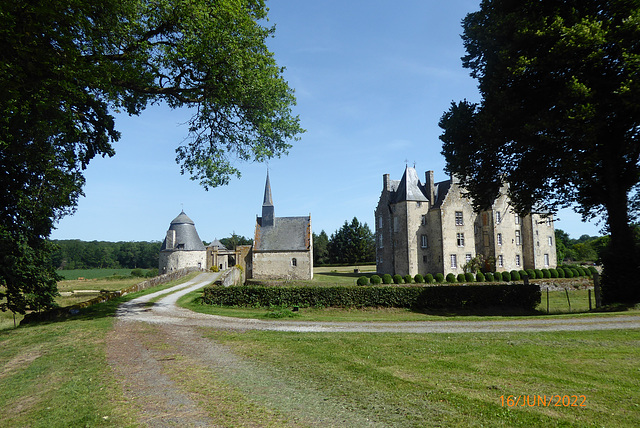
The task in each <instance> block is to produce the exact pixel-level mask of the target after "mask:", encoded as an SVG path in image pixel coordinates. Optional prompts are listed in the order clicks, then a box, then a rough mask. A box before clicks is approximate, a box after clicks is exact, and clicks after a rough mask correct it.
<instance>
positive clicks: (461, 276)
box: [456, 273, 466, 282]
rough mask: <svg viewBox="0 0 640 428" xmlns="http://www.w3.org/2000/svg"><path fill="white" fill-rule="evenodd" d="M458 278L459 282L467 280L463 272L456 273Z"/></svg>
mask: <svg viewBox="0 0 640 428" xmlns="http://www.w3.org/2000/svg"><path fill="white" fill-rule="evenodd" d="M456 280H457V281H458V282H465V280H466V278H465V276H464V274H463V273H459V274H458V275H456Z"/></svg>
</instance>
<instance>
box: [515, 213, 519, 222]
mask: <svg viewBox="0 0 640 428" xmlns="http://www.w3.org/2000/svg"><path fill="white" fill-rule="evenodd" d="M515 219H516V224H520V216H519V215H518V214H516V215H515Z"/></svg>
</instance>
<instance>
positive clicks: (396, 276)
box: [393, 274, 402, 284]
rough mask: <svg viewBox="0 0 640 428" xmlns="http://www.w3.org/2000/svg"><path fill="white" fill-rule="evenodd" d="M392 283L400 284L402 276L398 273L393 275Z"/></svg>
mask: <svg viewBox="0 0 640 428" xmlns="http://www.w3.org/2000/svg"><path fill="white" fill-rule="evenodd" d="M393 283H394V284H402V276H401V275H398V274H395V275H393Z"/></svg>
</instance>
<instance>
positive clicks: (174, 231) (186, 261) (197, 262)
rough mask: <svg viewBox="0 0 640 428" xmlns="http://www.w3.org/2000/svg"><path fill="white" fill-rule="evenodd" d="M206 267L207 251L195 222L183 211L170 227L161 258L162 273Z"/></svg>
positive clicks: (160, 267) (160, 269) (161, 251)
mask: <svg viewBox="0 0 640 428" xmlns="http://www.w3.org/2000/svg"><path fill="white" fill-rule="evenodd" d="M186 267H197V268H201V269H202V268H205V267H206V249H205V247H204V244H203V243H202V241H201V240H200V237H199V236H198V232H197V231H196V226H195V223H194V222H193V220H191V219H190V218H189V216H187V215H186V214H185V213H184V211H182V212H181V213H180V214H179V215H178V216H177V217H176V218H174V219H173V221H172V222H171V224H170V225H169V230H168V231H167V235H166V237H165V240H164V242H163V243H162V248H161V249H160V258H159V266H158V268H159V271H160V273H167V272H171V271H173V270H177V269H182V268H186Z"/></svg>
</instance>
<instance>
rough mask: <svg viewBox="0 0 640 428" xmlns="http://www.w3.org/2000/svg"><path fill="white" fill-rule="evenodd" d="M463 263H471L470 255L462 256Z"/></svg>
mask: <svg viewBox="0 0 640 428" xmlns="http://www.w3.org/2000/svg"><path fill="white" fill-rule="evenodd" d="M464 261H465V263H469V262H470V261H471V254H466V255H465V256H464Z"/></svg>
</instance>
